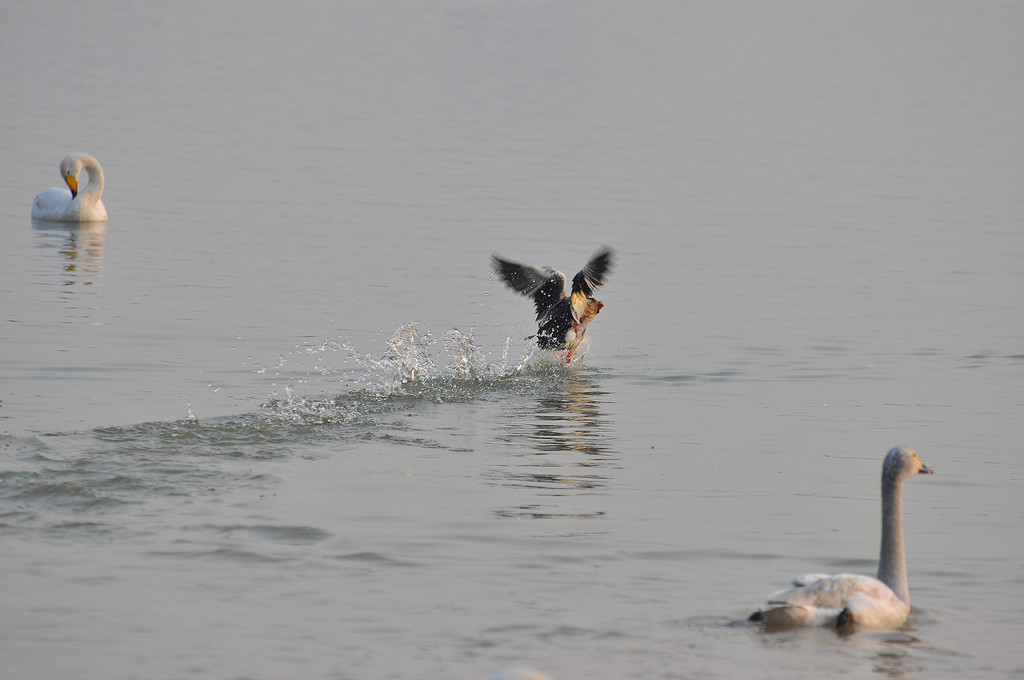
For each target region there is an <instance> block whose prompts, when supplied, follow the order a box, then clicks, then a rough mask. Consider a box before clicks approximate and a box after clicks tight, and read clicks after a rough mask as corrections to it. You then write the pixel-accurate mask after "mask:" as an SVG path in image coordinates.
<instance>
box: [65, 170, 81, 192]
mask: <svg viewBox="0 0 1024 680" xmlns="http://www.w3.org/2000/svg"><path fill="white" fill-rule="evenodd" d="M64 181H65V182H67V183H68V188H69V189H71V198H74V197H75V196H77V195H78V178H77V177H75V176H74V175H72V174H71V173H70V172H69V173H68V174H67V175H65V176H64Z"/></svg>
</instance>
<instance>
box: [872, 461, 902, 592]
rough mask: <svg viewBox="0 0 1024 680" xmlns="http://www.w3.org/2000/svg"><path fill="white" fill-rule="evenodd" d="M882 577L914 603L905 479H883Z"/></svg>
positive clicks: (895, 590) (883, 581) (880, 555)
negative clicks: (907, 545)
mask: <svg viewBox="0 0 1024 680" xmlns="http://www.w3.org/2000/svg"><path fill="white" fill-rule="evenodd" d="M878 580H879V581H881V582H882V583H884V584H885V585H887V586H889V587H890V588H891V589H892V591H893V592H894V593H896V596H897V597H899V598H900V599H901V600H903V602H904V604H906V605H907V606H908V607H909V606H910V589H909V587H908V586H907V556H906V551H905V549H904V547H903V482H902V480H895V479H883V480H882V548H881V551H880V554H879V556H878Z"/></svg>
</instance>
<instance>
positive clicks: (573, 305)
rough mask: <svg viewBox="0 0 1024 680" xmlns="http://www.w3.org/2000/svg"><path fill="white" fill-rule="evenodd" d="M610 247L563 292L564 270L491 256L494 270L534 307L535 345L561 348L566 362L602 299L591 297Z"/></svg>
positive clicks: (607, 266) (601, 277)
mask: <svg viewBox="0 0 1024 680" xmlns="http://www.w3.org/2000/svg"><path fill="white" fill-rule="evenodd" d="M611 264H612V251H611V249H610V248H604V249H603V250H601V251H600V252H598V253H597V254H596V255H594V257H592V258H591V259H590V262H588V263H587V265H586V266H585V267H584V268H583V269H581V270H580V271H579V272H578V273H577V274H576V276H574V277H573V278H572V291H571V292H570V293H569V295H566V294H565V274H563V273H562V272H560V271H557V270H555V269H552V268H551V267H534V266H531V265H527V264H519V263H517V262H510V261H508V260H504V259H502V258H500V257H498V256H497V255H492V256H491V265H492V266H493V267H494V272H495V273H496V274H497V275H498V277H499V278H500V279H501V280H502V281H504V282H505V283H506V284H507V285H508V287H509V288H511V289H512V290H514V291H516V292H517V293H522V294H523V295H529V296H531V297H532V298H533V303H534V305H535V306H536V307H537V334H536V335H531V336H530V337H531V338H534V337H535V338H537V345H538V346H539V347H540V348H541V349H551V350H556V351H565V352H567V354H566V363H571V362H572V359H573V353H574V352H575V351H576V349H577V348H578V347H579V346H580V343H581V342H583V335H584V334H585V333H586V332H587V326H588V325H589V324H590V322H591V321H593V320H594V317H595V316H597V313H598V312H600V311H601V308H602V307H604V303H603V302H600V301H598V300H595V299H594V289H595V288H596V287H597V286H603V285H604V276H605V274H606V273H608V271H609V270H610V269H611Z"/></svg>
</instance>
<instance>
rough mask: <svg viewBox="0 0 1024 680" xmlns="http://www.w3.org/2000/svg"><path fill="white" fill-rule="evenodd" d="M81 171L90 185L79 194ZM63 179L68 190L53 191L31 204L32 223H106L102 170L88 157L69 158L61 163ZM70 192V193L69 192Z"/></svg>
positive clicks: (50, 189)
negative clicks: (44, 221)
mask: <svg viewBox="0 0 1024 680" xmlns="http://www.w3.org/2000/svg"><path fill="white" fill-rule="evenodd" d="M82 170H85V171H86V172H87V173H89V183H88V184H86V185H85V188H84V189H82V190H81V191H79V190H78V177H79V175H81V174H82ZM60 177H61V179H63V180H64V183H65V184H67V185H68V186H67V189H64V188H57V187H51V188H49V189H46V190H45V191H42V192H41V193H40V194H39V195H38V196H36V198H35V200H34V201H33V202H32V219H36V220H52V221H54V222H106V221H107V209H106V208H105V207H103V201H102V200H100V199H101V198H102V196H103V168H101V167H100V164H99V162H98V161H97V160H96V159H95V158H93V157H92V156H90V155H89V154H87V153H73V154H68V155H67V156H66V157H65V158H64V160H62V161H61V162H60ZM68 189H70V190H71V191H68Z"/></svg>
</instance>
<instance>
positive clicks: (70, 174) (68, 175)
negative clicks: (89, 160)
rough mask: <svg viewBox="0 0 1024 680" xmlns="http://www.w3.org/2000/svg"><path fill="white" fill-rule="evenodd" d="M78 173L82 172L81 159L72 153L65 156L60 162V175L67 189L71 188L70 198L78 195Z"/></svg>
mask: <svg viewBox="0 0 1024 680" xmlns="http://www.w3.org/2000/svg"><path fill="white" fill-rule="evenodd" d="M80 174H82V161H81V160H80V159H79V158H78V157H77V156H75V155H74V154H71V155H70V156H65V158H64V160H62V161H61V162H60V176H61V177H63V178H64V183H65V184H67V185H68V189H71V198H74V197H75V196H77V195H78V176H79V175H80Z"/></svg>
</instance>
